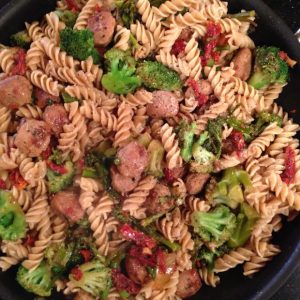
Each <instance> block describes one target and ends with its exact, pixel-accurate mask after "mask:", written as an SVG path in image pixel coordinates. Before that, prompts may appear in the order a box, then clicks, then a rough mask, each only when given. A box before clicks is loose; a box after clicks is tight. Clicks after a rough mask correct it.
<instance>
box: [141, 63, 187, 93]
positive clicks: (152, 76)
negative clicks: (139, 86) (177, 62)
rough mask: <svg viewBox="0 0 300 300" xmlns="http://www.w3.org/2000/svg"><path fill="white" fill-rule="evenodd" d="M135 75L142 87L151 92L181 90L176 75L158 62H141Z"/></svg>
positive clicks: (179, 81) (180, 84)
mask: <svg viewBox="0 0 300 300" xmlns="http://www.w3.org/2000/svg"><path fill="white" fill-rule="evenodd" d="M136 73H137V75H138V76H140V78H141V80H142V83H143V85H144V86H145V87H147V88H149V89H152V90H165V91H178V90H181V88H182V82H181V80H180V77H179V75H178V73H176V72H175V71H173V70H171V69H169V68H168V67H166V66H164V65H163V64H161V63H160V62H158V61H144V62H142V63H141V64H139V66H138V68H137V71H136Z"/></svg>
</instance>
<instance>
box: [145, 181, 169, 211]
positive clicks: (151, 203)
mask: <svg viewBox="0 0 300 300" xmlns="http://www.w3.org/2000/svg"><path fill="white" fill-rule="evenodd" d="M173 205H174V198H172V195H171V191H170V189H169V187H168V186H166V185H164V184H162V183H157V184H156V185H155V187H154V188H153V189H152V190H151V191H150V193H149V196H148V197H147V198H146V201H145V203H144V206H145V207H146V210H147V213H148V214H149V215H155V214H158V213H164V212H166V211H167V210H169V209H170V208H171V207H172V206H173Z"/></svg>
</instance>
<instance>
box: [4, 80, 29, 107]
mask: <svg viewBox="0 0 300 300" xmlns="http://www.w3.org/2000/svg"><path fill="white" fill-rule="evenodd" d="M31 94H32V85H31V83H30V82H29V81H28V79H26V78H25V77H24V76H20V75H14V76H10V77H7V78H4V79H3V80H1V81H0V103H1V104H2V105H4V106H6V107H8V108H10V109H17V108H19V107H20V106H22V105H24V104H27V103H31Z"/></svg>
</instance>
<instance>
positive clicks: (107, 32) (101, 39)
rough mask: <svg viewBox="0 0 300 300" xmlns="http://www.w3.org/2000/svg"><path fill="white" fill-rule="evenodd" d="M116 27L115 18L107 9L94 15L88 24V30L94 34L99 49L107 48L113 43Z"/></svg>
mask: <svg viewBox="0 0 300 300" xmlns="http://www.w3.org/2000/svg"><path fill="white" fill-rule="evenodd" d="M115 26H116V20H115V18H114V17H113V16H112V14H111V12H110V11H108V10H106V9H101V10H100V11H99V12H96V13H95V14H93V15H92V16H91V17H90V18H89V19H88V23H87V27H88V29H90V30H91V31H92V32H93V33H94V41H95V45H96V46H97V47H99V46H101V47H105V46H107V45H108V44H109V43H110V42H111V40H112V37H113V34H114V31H115Z"/></svg>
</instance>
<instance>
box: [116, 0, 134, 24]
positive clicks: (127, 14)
mask: <svg viewBox="0 0 300 300" xmlns="http://www.w3.org/2000/svg"><path fill="white" fill-rule="evenodd" d="M116 6H117V10H118V16H119V18H120V19H121V21H122V23H123V24H124V25H125V27H127V28H130V25H131V24H133V23H134V21H135V20H136V18H137V17H138V12H137V8H136V2H135V1H134V0H117V1H116Z"/></svg>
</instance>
